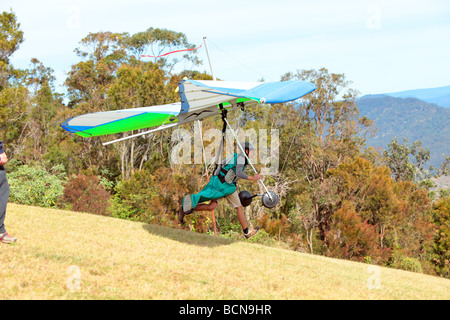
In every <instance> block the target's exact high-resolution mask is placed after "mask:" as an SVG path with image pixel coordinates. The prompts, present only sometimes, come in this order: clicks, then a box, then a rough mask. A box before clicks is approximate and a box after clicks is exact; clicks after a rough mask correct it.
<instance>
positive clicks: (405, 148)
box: [384, 137, 432, 182]
mask: <svg viewBox="0 0 450 320" xmlns="http://www.w3.org/2000/svg"><path fill="white" fill-rule="evenodd" d="M384 159H385V160H384V161H385V164H386V166H387V167H388V168H389V169H390V170H391V172H392V176H393V177H394V179H395V181H400V180H405V181H414V182H420V181H423V180H425V179H429V178H430V177H431V175H430V173H429V171H427V170H426V168H425V164H426V162H427V161H428V160H429V159H430V151H429V150H428V149H424V148H423V147H422V142H421V141H416V142H413V143H412V145H411V146H409V145H408V139H406V138H404V139H403V144H400V143H399V142H398V139H397V137H395V138H394V139H392V141H391V143H389V145H388V149H387V150H385V151H384ZM412 159H414V160H415V163H414V162H413V161H412ZM431 169H432V168H430V170H431Z"/></svg>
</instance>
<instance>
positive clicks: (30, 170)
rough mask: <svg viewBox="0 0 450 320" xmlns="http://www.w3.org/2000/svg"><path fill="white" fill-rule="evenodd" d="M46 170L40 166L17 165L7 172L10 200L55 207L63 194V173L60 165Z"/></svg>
mask: <svg viewBox="0 0 450 320" xmlns="http://www.w3.org/2000/svg"><path fill="white" fill-rule="evenodd" d="M51 171H52V172H47V171H46V170H45V169H44V168H41V167H32V166H29V165H23V166H17V167H16V168H15V169H14V171H12V172H11V173H9V174H8V183H9V186H10V198H9V199H10V201H11V202H14V203H19V204H26V205H34V206H40V207H56V205H57V202H58V198H59V197H60V196H61V195H62V194H63V189H64V173H63V172H62V168H61V166H55V167H53V168H52V170H51Z"/></svg>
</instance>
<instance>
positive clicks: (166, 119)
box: [61, 103, 181, 137]
mask: <svg viewBox="0 0 450 320" xmlns="http://www.w3.org/2000/svg"><path fill="white" fill-rule="evenodd" d="M180 108H181V104H180V103H172V104H166V105H161V106H153V107H144V108H133V109H122V110H113V111H106V112H94V113H87V114H84V115H81V116H76V117H73V118H70V119H68V120H67V121H65V122H64V123H62V124H61V127H62V128H64V129H65V130H66V131H69V132H72V133H76V134H78V135H80V136H82V137H95V136H103V135H108V134H114V133H120V132H126V131H131V130H138V129H145V128H150V127H156V126H162V125H166V124H171V123H174V122H176V121H177V117H176V116H177V115H178V114H179V113H180Z"/></svg>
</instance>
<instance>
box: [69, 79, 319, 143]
mask: <svg viewBox="0 0 450 320" xmlns="http://www.w3.org/2000/svg"><path fill="white" fill-rule="evenodd" d="M314 90H315V86H314V84H312V83H310V82H306V81H281V82H262V83H261V82H255V83H246V82H229V81H211V80H205V81H197V80H182V81H181V82H180V83H179V84H178V93H179V95H180V98H181V102H178V103H171V104H165V105H159V106H152V107H143V108H132V109H121V110H112V111H105V112H94V113H88V114H84V115H79V116H75V117H72V118H70V119H68V120H67V121H65V122H64V123H62V124H61V127H62V128H64V129H65V130H66V131H68V132H72V133H75V134H77V135H80V136H82V137H95V136H103V135H109V134H115V133H121V132H127V131H132V130H138V129H146V128H152V127H160V126H164V125H168V124H174V123H179V124H182V123H187V122H191V121H195V120H201V119H203V118H206V117H210V116H213V115H216V114H219V113H220V110H219V107H218V106H219V105H221V104H222V105H224V106H231V107H232V108H233V107H236V106H237V105H238V104H239V105H241V106H242V105H245V106H250V105H253V104H257V103H268V104H272V103H284V102H289V101H293V100H296V99H299V98H301V97H303V96H305V95H307V94H308V93H310V92H312V91H314Z"/></svg>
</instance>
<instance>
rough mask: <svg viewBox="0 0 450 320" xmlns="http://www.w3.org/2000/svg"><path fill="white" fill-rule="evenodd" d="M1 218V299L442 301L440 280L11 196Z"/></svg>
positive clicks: (449, 289)
mask: <svg viewBox="0 0 450 320" xmlns="http://www.w3.org/2000/svg"><path fill="white" fill-rule="evenodd" d="M6 225H7V227H8V231H9V232H10V233H11V234H13V235H15V236H16V237H17V238H18V242H17V243H16V244H14V245H4V244H0V261H1V264H0V288H1V290H0V299H174V300H175V299H176V300H178V299H450V280H448V279H442V278H438V277H431V276H426V275H422V274H417V273H411V272H405V271H399V270H394V269H388V268H380V269H375V270H373V269H372V268H373V267H371V266H370V265H367V264H362V263H355V262H350V261H343V260H337V259H330V258H325V257H321V256H315V255H310V254H302V253H297V252H293V251H288V250H284V249H277V248H270V247H265V246H261V245H256V244H251V243H248V242H245V241H230V240H227V239H223V238H220V237H214V236H210V235H205V234H197V233H193V232H186V231H183V230H176V229H170V228H165V227H161V226H156V225H148V224H143V223H136V222H131V221H126V220H120V219H113V218H109V217H102V216H96V215H91V214H83V213H76V212H69V211H60V210H53V209H44V208H38V207H30V206H21V205H15V204H9V206H8V215H7V218H6ZM373 279H378V280H379V282H376V281H375V282H372V280H373ZM77 280H79V281H78V282H77Z"/></svg>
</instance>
